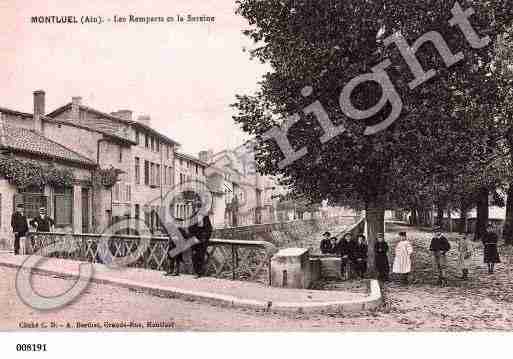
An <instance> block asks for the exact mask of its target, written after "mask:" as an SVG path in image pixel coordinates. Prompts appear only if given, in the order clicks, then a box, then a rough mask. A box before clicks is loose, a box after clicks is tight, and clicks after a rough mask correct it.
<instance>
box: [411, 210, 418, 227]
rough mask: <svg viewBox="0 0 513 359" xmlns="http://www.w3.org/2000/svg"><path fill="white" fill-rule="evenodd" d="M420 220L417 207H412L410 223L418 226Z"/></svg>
mask: <svg viewBox="0 0 513 359" xmlns="http://www.w3.org/2000/svg"><path fill="white" fill-rule="evenodd" d="M418 223H419V222H418V220H417V209H416V208H412V209H411V215H410V224H411V225H413V226H416V225H418Z"/></svg>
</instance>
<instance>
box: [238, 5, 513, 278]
mask: <svg viewBox="0 0 513 359" xmlns="http://www.w3.org/2000/svg"><path fill="white" fill-rule="evenodd" d="M465 4H466V5H467V6H464V7H463V9H466V8H468V6H470V5H472V6H473V8H474V10H475V13H476V14H475V15H474V16H473V17H472V19H471V20H472V25H473V28H474V29H475V30H476V31H477V34H478V37H479V39H481V40H483V38H484V37H485V36H489V38H490V40H491V42H492V43H493V42H494V41H495V39H496V37H497V34H498V33H500V32H501V31H502V30H503V28H504V27H505V26H507V25H508V24H509V23H510V21H511V14H512V9H511V7H512V6H510V5H508V4H505V3H504V2H502V1H498V0H495V1H487V2H485V3H481V2H479V1H468V2H466V3H465ZM237 5H238V8H237V12H238V13H239V14H240V15H242V16H243V17H245V18H246V19H247V20H248V22H249V25H250V28H249V29H247V30H245V31H244V33H245V34H246V35H247V36H249V37H250V38H251V39H253V40H254V42H255V46H256V47H255V48H254V49H252V50H251V51H250V53H251V55H252V56H253V57H255V58H257V59H259V60H260V61H262V62H264V63H268V64H269V65H270V66H271V68H272V70H271V71H269V72H268V73H266V74H265V75H264V77H263V79H262V81H261V82H260V89H259V90H258V91H257V92H256V93H254V94H253V95H247V94H245V95H238V96H237V101H236V103H235V104H234V107H235V108H236V109H237V111H238V114H237V115H236V116H234V120H235V121H236V122H237V123H239V124H240V125H241V126H242V129H243V130H244V131H246V132H248V133H250V134H252V135H254V136H255V139H256V142H255V150H256V156H255V158H256V161H257V166H258V169H259V171H261V172H263V173H265V174H271V175H278V174H279V175H282V176H283V177H284V178H285V179H286V182H287V184H288V185H289V188H290V189H291V190H292V191H294V192H298V193H302V194H304V195H306V196H308V198H310V200H311V201H313V202H320V201H322V200H324V199H328V200H330V202H332V203H340V202H362V203H364V204H365V209H366V213H367V222H368V229H369V231H368V241H369V256H368V258H369V263H368V267H369V270H370V271H371V272H372V271H373V270H374V253H373V251H374V241H375V238H376V234H377V233H379V232H382V231H383V228H384V226H383V218H384V216H383V215H384V210H385V208H387V207H392V206H399V205H404V204H405V203H409V204H412V203H413V202H415V200H417V199H420V200H421V202H422V201H425V200H422V198H423V197H425V196H426V194H425V193H426V192H427V188H429V185H430V184H431V181H430V179H431V176H433V175H435V176H438V177H450V173H451V172H455V171H457V170H458V169H461V167H464V165H465V164H466V163H468V162H469V161H471V160H472V158H473V154H472V151H473V149H472V145H471V144H473V143H475V142H476V141H477V140H478V137H477V136H481V135H482V131H481V130H483V129H484V126H482V123H483V121H484V122H486V121H485V119H483V120H481V121H480V122H478V123H477V130H475V131H474V128H475V127H476V123H474V122H473V121H469V120H468V119H466V118H464V117H462V116H458V114H457V111H456V110H457V107H456V105H457V103H456V102H455V101H453V98H454V91H455V90H461V91H469V92H470V93H471V96H473V97H474V99H475V98H477V97H479V96H480V95H483V94H482V93H480V88H481V87H480V86H481V85H482V79H483V76H484V72H485V66H486V64H488V63H489V62H490V61H489V58H490V50H489V49H487V48H486V47H485V46H482V47H481V48H473V47H472V46H470V45H469V42H468V41H466V37H465V36H463V35H462V31H458V28H457V27H454V26H451V24H450V23H449V19H451V10H454V9H455V3H454V2H447V1H446V0H430V1H426V0H412V1H408V2H401V3H398V2H397V1H392V0H373V1H372V2H371V1H361V0H346V1H343V2H341V1H322V2H317V1H307V0H303V1H301V0H297V1H284V0H240V1H237ZM429 31H436V32H437V33H438V34H440V36H441V37H442V38H443V40H444V41H445V42H446V43H447V46H448V47H449V49H450V51H452V54H456V53H457V52H459V51H461V53H462V54H463V59H462V60H461V61H459V62H457V63H455V64H453V65H452V66H450V67H447V66H446V61H444V60H447V59H446V58H442V56H440V54H439V52H438V51H436V50H434V47H432V46H422V49H421V50H419V51H418V52H417V53H416V56H417V58H418V60H419V62H420V65H421V66H422V68H423V69H425V70H426V71H427V70H428V69H431V68H432V69H436V70H437V73H436V76H435V77H432V78H430V79H429V80H425V81H419V77H418V76H413V73H412V70H411V69H410V67H409V66H410V65H409V64H408V63H407V62H406V61H405V60H404V58H403V55H404V54H402V53H401V52H400V51H398V46H399V45H397V44H398V43H400V41H401V39H402V38H400V37H399V38H398V37H394V36H392V34H398V33H399V32H400V33H401V34H402V36H403V37H404V39H405V40H406V41H407V42H408V43H409V44H412V43H413V42H414V41H415V40H416V39H418V38H420V37H421V36H423V35H424V34H426V33H428V32H429ZM430 34H431V35H433V34H434V32H431V33H430ZM483 41H484V40H483ZM392 42H394V43H395V44H391V43H392ZM474 45H475V44H474ZM474 47H476V46H474ZM447 57H448V56H447ZM387 60H389V61H390V64H389V66H385V65H387V64H388V62H387ZM384 61H385V62H384ZM375 66H380V67H381V70H380V71H382V72H381V75H382V77H381V82H380V83H379V84H380V86H377V84H378V83H377V82H376V83H375V82H363V83H361V84H360V85H359V86H357V88H355V89H353V90H354V91H352V93H351V96H350V102H351V105H352V106H353V107H355V108H356V109H360V110H363V109H371V108H373V107H375V105H376V104H377V103H381V102H380V101H381V100H382V98H383V99H385V101H384V102H383V103H385V104H386V106H384V107H383V106H382V107H381V108H380V109H379V111H375V113H374V114H373V116H369V118H366V119H363V120H354V118H355V117H357V116H352V117H353V119H351V120H349V119H347V116H346V115H347V112H348V111H343V109H342V107H343V106H344V105H341V104H340V103H339V99H340V97H341V93H343V90H344V89H345V88H346V86H347V85H348V84H351V83H353V82H354V81H353V80H354V79H355V78H358V76H361V75H362V74H368V73H370V72H374V71H378V70H376V67H375ZM384 67H385V68H386V71H385V72H386V76H388V79H389V80H390V82H391V83H392V85H393V90H391V88H390V87H388V88H387V90H383V88H384V86H383V82H384V81H385V80H384V78H385V77H384V76H385V74H384V72H383V68H384ZM372 69H374V70H372ZM413 80H417V81H419V82H420V84H419V85H418V86H417V87H414V86H413V87H414V88H413V89H411V88H410V85H411V84H412V83H413ZM463 86H465V87H464V88H463ZM315 100H318V102H315ZM387 100H388V101H387ZM399 104H400V105H401V106H400V107H401V108H400V111H399V114H400V116H399V118H398V119H397V120H395V121H393V122H392V123H390V121H389V119H390V118H391V117H392V116H393V115H394V113H395V112H397V110H398V107H399ZM341 106H342V107H341ZM346 107H347V106H346ZM346 110H347V108H346ZM353 114H354V113H353ZM294 115H297V116H295V117H292V116H294ZM298 119H299V121H298ZM330 119H331V120H330ZM326 120H329V121H326ZM330 121H331V128H328V127H329V125H330ZM292 123H293V124H292ZM284 124H288V125H289V126H288V127H290V128H289V129H288V131H287V133H286V134H287V140H288V141H289V142H290V145H291V146H292V148H293V149H294V151H296V154H298V151H300V149H303V152H301V153H300V154H301V156H298V157H299V158H298V159H297V160H295V161H291V163H289V164H288V165H287V166H281V165H280V160H283V159H284V153H283V152H282V150H281V148H280V147H279V145H278V143H277V141H273V140H269V137H270V136H269V130H271V129H273V128H274V131H275V133H276V131H277V130H278V128H279V127H280V126H283V125H284ZM341 125H343V130H342V127H340V126H341ZM385 125H386V126H385ZM378 127H385V128H382V129H383V130H381V131H374V130H375V129H376V128H378ZM327 129H328V131H326V130H327ZM370 133H372V134H370ZM323 136H324V137H323ZM271 137H272V136H271ZM274 139H276V137H275V138H274ZM304 149H306V154H305V153H304ZM285 159H286V158H285ZM281 164H282V165H283V162H282V163H281ZM441 182H442V181H441ZM419 193H420V195H419ZM419 197H420V198H419Z"/></svg>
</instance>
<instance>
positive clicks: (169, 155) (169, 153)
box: [166, 145, 171, 159]
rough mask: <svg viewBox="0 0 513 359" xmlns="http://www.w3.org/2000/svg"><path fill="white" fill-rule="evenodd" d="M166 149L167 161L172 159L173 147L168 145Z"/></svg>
mask: <svg viewBox="0 0 513 359" xmlns="http://www.w3.org/2000/svg"><path fill="white" fill-rule="evenodd" d="M166 149H167V159H169V158H170V157H171V146H169V145H167V146H166Z"/></svg>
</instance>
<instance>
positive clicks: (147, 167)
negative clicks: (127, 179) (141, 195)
mask: <svg viewBox="0 0 513 359" xmlns="http://www.w3.org/2000/svg"><path fill="white" fill-rule="evenodd" d="M144 184H145V185H149V184H150V163H149V162H148V161H144Z"/></svg>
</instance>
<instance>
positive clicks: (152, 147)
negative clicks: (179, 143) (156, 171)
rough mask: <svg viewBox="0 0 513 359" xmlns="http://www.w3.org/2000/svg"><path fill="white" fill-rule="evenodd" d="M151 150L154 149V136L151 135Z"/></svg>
mask: <svg viewBox="0 0 513 359" xmlns="http://www.w3.org/2000/svg"><path fill="white" fill-rule="evenodd" d="M151 150H152V151H155V138H154V137H153V136H152V137H151Z"/></svg>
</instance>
